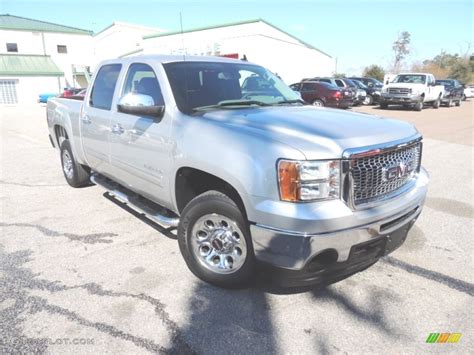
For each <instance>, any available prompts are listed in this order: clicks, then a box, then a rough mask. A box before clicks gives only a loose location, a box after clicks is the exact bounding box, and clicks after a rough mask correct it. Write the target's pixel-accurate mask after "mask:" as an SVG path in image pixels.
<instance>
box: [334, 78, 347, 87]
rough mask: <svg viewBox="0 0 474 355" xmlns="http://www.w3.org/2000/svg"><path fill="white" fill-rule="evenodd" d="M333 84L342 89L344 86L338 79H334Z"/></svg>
mask: <svg viewBox="0 0 474 355" xmlns="http://www.w3.org/2000/svg"><path fill="white" fill-rule="evenodd" d="M335 83H336V85H337V86H339V87H340V88H343V87H344V86H345V85H344V82H343V81H342V80H339V79H336V80H335Z"/></svg>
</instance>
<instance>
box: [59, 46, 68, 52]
mask: <svg viewBox="0 0 474 355" xmlns="http://www.w3.org/2000/svg"><path fill="white" fill-rule="evenodd" d="M58 53H67V47H66V46H64V45H61V44H58Z"/></svg>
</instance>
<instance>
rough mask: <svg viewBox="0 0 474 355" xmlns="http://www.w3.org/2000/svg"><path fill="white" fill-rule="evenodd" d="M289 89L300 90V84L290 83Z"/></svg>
mask: <svg viewBox="0 0 474 355" xmlns="http://www.w3.org/2000/svg"><path fill="white" fill-rule="evenodd" d="M290 88H291V90H295V91H299V90H300V84H292V85H290Z"/></svg>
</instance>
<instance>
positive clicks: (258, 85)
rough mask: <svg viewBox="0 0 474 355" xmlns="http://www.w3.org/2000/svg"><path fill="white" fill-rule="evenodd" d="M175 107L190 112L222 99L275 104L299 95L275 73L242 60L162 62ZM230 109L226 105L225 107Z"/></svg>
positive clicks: (294, 98) (216, 103) (214, 103)
mask: <svg viewBox="0 0 474 355" xmlns="http://www.w3.org/2000/svg"><path fill="white" fill-rule="evenodd" d="M163 67H164V68H165V71H166V74H167V76H168V80H169V83H170V85H171V89H172V91H173V95H174V98H175V100H176V103H177V105H178V108H179V109H180V110H181V111H182V112H184V113H192V112H195V111H196V110H199V108H202V107H203V106H210V105H218V104H219V103H221V102H223V101H242V103H243V104H245V101H259V102H262V103H267V104H270V105H271V104H277V103H279V102H280V101H284V100H297V99H299V95H298V94H297V93H295V92H294V91H293V90H291V89H290V88H289V87H288V86H287V85H286V84H285V83H283V81H281V80H280V79H279V78H278V77H277V76H276V75H275V74H273V73H271V72H270V71H268V70H267V69H265V68H263V67H260V66H258V65H252V64H248V63H246V62H237V61H235V62H189V61H186V62H175V63H166V64H163ZM229 109H230V108H229Z"/></svg>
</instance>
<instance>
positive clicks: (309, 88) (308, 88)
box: [301, 84, 314, 91]
mask: <svg viewBox="0 0 474 355" xmlns="http://www.w3.org/2000/svg"><path fill="white" fill-rule="evenodd" d="M312 90H314V84H303V87H302V89H301V91H312Z"/></svg>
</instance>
